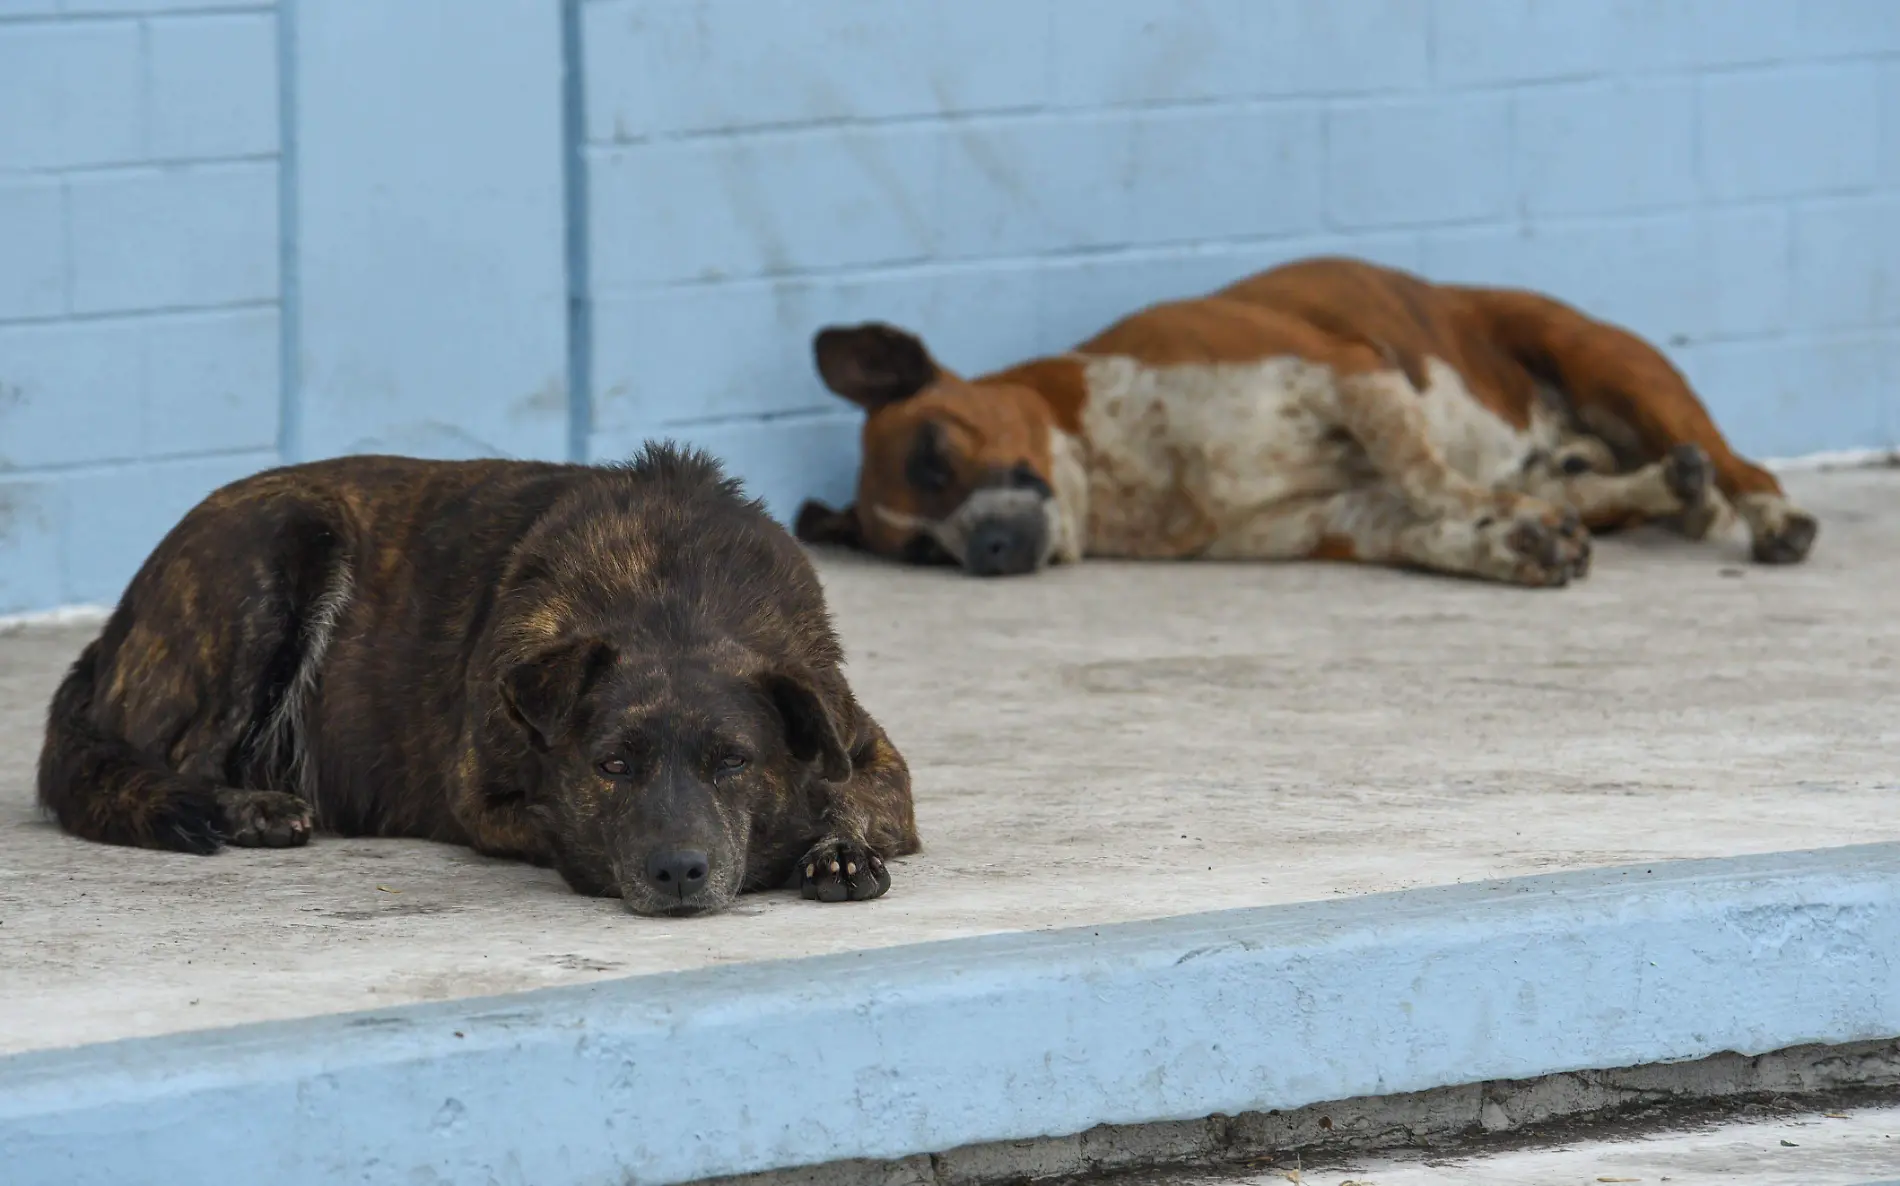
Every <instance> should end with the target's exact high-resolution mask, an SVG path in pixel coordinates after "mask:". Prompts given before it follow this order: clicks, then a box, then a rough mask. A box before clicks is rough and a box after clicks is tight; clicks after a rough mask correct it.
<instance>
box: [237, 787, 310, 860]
mask: <svg viewBox="0 0 1900 1186" xmlns="http://www.w3.org/2000/svg"><path fill="white" fill-rule="evenodd" d="M218 807H219V809H220V811H221V813H222V814H223V816H224V821H223V827H222V828H221V829H220V831H222V832H223V834H224V840H225V843H227V844H232V845H236V846H237V847H239V848H295V847H297V846H298V845H300V844H307V843H309V841H310V833H311V831H312V830H313V829H314V827H315V824H316V820H315V817H314V815H313V813H312V812H311V810H310V804H308V803H306V802H304V801H303V800H302V799H299V798H298V797H297V796H295V795H290V794H285V793H284V792H283V791H238V790H227V791H220V792H218Z"/></svg>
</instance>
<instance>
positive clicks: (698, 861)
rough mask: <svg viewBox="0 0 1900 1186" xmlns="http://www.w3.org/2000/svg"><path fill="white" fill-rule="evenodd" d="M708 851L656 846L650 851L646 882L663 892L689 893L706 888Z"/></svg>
mask: <svg viewBox="0 0 1900 1186" xmlns="http://www.w3.org/2000/svg"><path fill="white" fill-rule="evenodd" d="M706 869H707V863H706V854H705V853H703V852H699V851H697V850H695V849H691V848H656V849H654V850H653V851H652V852H651V853H649V854H647V884H648V885H651V886H652V887H653V888H654V889H656V890H658V891H660V892H661V893H663V894H675V895H677V896H679V897H682V898H684V897H686V896H687V895H689V894H695V893H698V892H699V891H700V890H702V889H704V888H706Z"/></svg>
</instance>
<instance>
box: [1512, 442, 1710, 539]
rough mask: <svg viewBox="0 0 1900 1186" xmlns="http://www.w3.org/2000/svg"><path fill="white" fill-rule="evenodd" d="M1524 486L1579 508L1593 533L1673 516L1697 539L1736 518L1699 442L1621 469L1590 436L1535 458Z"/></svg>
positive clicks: (1527, 467)
mask: <svg viewBox="0 0 1900 1186" xmlns="http://www.w3.org/2000/svg"><path fill="white" fill-rule="evenodd" d="M1520 484H1521V487H1522V488H1523V489H1524V490H1525V492H1526V493H1529V494H1531V495H1533V496H1535V497H1537V498H1541V499H1543V500H1545V501H1547V502H1551V503H1554V504H1556V505H1558V506H1564V507H1569V508H1570V509H1571V510H1574V511H1575V512H1577V514H1578V516H1579V517H1580V518H1582V519H1583V523H1584V526H1586V527H1588V528H1590V529H1591V530H1592V531H1610V530H1614V529H1616V528H1619V527H1626V526H1630V525H1633V524H1635V523H1640V522H1644V521H1648V520H1667V521H1669V522H1671V523H1674V524H1675V525H1676V526H1677V527H1678V528H1679V529H1680V530H1681V531H1682V533H1683V534H1684V535H1687V536H1689V537H1690V538H1691V539H1702V538H1705V537H1706V536H1707V535H1708V534H1709V533H1710V532H1711V531H1712V530H1713V529H1714V528H1715V527H1717V526H1718V525H1721V524H1723V523H1725V522H1727V521H1729V520H1730V519H1732V518H1733V513H1732V511H1731V510H1730V509H1729V506H1728V503H1727V502H1726V501H1725V500H1724V499H1723V498H1722V493H1721V491H1719V490H1717V489H1716V488H1715V481H1714V469H1713V467H1712V466H1711V465H1710V463H1709V455H1708V454H1707V453H1705V452H1703V451H1702V447H1701V446H1699V445H1688V444H1684V445H1677V446H1676V447H1675V448H1673V449H1671V450H1669V452H1668V454H1667V455H1665V456H1664V457H1663V459H1662V460H1661V461H1653V462H1650V463H1649V464H1647V465H1644V466H1641V467H1639V468H1637V469H1634V470H1630V471H1627V472H1623V473H1618V472H1617V470H1616V462H1615V460H1614V458H1613V457H1612V456H1611V454H1610V450H1609V448H1608V447H1607V446H1605V445H1604V444H1603V443H1602V442H1601V441H1598V440H1596V439H1595V438H1592V437H1585V438H1582V439H1580V440H1578V441H1573V442H1571V443H1570V444H1568V445H1566V446H1564V447H1563V448H1561V449H1559V450H1557V452H1556V453H1554V454H1540V455H1539V456H1537V457H1534V458H1532V459H1531V461H1530V462H1529V463H1527V464H1526V465H1525V467H1524V472H1523V475H1522V478H1521V479H1520Z"/></svg>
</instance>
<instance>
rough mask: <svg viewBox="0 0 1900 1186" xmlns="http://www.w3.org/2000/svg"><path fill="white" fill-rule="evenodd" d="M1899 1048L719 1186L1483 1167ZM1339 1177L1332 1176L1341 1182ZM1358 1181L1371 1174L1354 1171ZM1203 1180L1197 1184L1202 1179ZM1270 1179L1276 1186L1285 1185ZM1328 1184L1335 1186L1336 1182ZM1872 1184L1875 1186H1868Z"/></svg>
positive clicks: (1819, 1100) (1577, 1078)
mask: <svg viewBox="0 0 1900 1186" xmlns="http://www.w3.org/2000/svg"><path fill="white" fill-rule="evenodd" d="M1896 1089H1900V1040H1889V1041H1882V1042H1858V1043H1853V1044H1850V1045H1846V1046H1802V1047H1797V1048H1796V1049H1793V1050H1781V1051H1776V1052H1774V1053H1773V1054H1763V1055H1756V1056H1754V1057H1744V1056H1742V1055H1738V1054H1718V1055H1716V1056H1715V1057H1713V1058H1705V1059H1697V1060H1696V1061H1694V1062H1678V1063H1663V1064H1652V1065H1648V1066H1636V1067H1620V1068H1615V1069H1611V1070H1601V1071H1573V1072H1569V1073H1565V1074H1559V1075H1545V1076H1542V1077H1540V1078H1536V1079H1515V1080H1496V1081H1493V1082H1489V1083H1467V1084H1461V1085H1459V1086H1456V1087H1440V1088H1434V1089H1433V1090H1431V1091H1417V1092H1406V1093H1403V1094H1399V1095H1385V1096H1372V1097H1365V1098H1360V1099H1350V1100H1330V1101H1328V1102H1326V1103H1320V1104H1309V1105H1307V1106H1306V1107H1304V1108H1295V1109H1293V1110H1292V1111H1288V1112H1277V1111H1276V1112H1244V1113H1242V1114H1240V1115H1238V1116H1209V1117H1206V1118H1204V1119H1201V1120H1184V1121H1175V1122H1163V1123H1159V1124H1137V1125H1103V1126H1100V1127H1097V1128H1092V1129H1089V1130H1088V1131H1087V1132H1083V1133H1077V1134H1074V1135H1071V1136H1066V1137H1044V1138H1041V1139H1038V1140H1029V1141H999V1142H996V1143H993V1144H986V1145H968V1146H965V1147H963V1148H961V1149H952V1150H949V1151H948V1152H945V1153H936V1154H920V1155H918V1156H915V1157H906V1158H902V1159H899V1160H895V1161H851V1162H832V1163H829V1164H826V1165H819V1166H805V1167H800V1168H798V1169H790V1170H769V1171H767V1172H765V1173H761V1174H749V1175H744V1176H741V1177H734V1178H723V1179H720V1180H719V1183H720V1186H1002V1184H1004V1183H1014V1182H1021V1181H1023V1180H1024V1179H1053V1178H1075V1177H1083V1176H1095V1175H1101V1174H1127V1173H1129V1172H1131V1171H1140V1170H1164V1169H1165V1170H1172V1171H1180V1170H1183V1169H1189V1170H1194V1169H1198V1170H1219V1169H1222V1168H1227V1169H1234V1168H1238V1167H1246V1168H1248V1169H1252V1170H1258V1169H1260V1168H1261V1167H1263V1166H1279V1167H1282V1168H1297V1167H1300V1166H1305V1167H1307V1168H1308V1169H1311V1168H1312V1167H1313V1166H1314V1165H1316V1164H1319V1165H1326V1164H1335V1165H1336V1164H1337V1163H1338V1162H1340V1161H1341V1160H1342V1159H1344V1158H1348V1157H1351V1156H1353V1155H1355V1154H1366V1153H1383V1154H1393V1153H1403V1152H1410V1151H1420V1150H1429V1151H1431V1153H1432V1154H1434V1155H1436V1156H1456V1155H1459V1154H1463V1155H1467V1156H1483V1155H1484V1154H1486V1153H1488V1152H1490V1151H1491V1150H1493V1149H1495V1148H1496V1146H1497V1141H1498V1138H1500V1137H1507V1136H1508V1137H1511V1138H1513V1139H1514V1140H1513V1143H1522V1142H1523V1141H1525V1140H1538V1139H1545V1140H1548V1139H1550V1138H1551V1137H1552V1136H1553V1135H1556V1134H1555V1133H1553V1131H1552V1130H1554V1129H1561V1130H1562V1135H1563V1136H1564V1137H1565V1138H1566V1139H1568V1138H1571V1137H1574V1136H1576V1135H1578V1133H1579V1129H1580V1127H1581V1126H1595V1127H1598V1128H1599V1129H1601V1130H1602V1131H1603V1132H1605V1133H1615V1134H1618V1135H1620V1136H1624V1137H1627V1136H1629V1135H1630V1133H1631V1130H1632V1128H1634V1129H1637V1130H1638V1131H1652V1132H1653V1131H1655V1130H1656V1129H1658V1128H1659V1127H1664V1126H1667V1127H1668V1128H1671V1129H1675V1128H1680V1127H1689V1128H1697V1127H1701V1126H1704V1125H1707V1124H1709V1123H1711V1122H1712V1121H1716V1120H1719V1119H1721V1118H1723V1117H1725V1116H1728V1115H1732V1114H1733V1113H1735V1112H1736V1111H1747V1110H1751V1109H1750V1108H1749V1105H1772V1106H1773V1107H1775V1108H1776V1109H1777V1110H1781V1111H1787V1110H1791V1109H1793V1108H1797V1107H1807V1108H1809V1109H1812V1110H1816V1111H1819V1110H1822V1109H1823V1108H1825V1109H1827V1110H1833V1109H1835V1108H1842V1107H1849V1106H1854V1105H1865V1104H1867V1103H1868V1102H1869V1101H1871V1100H1891V1099H1893V1098H1895V1096H1896ZM1336 1176H1337V1175H1334V1177H1336ZM1352 1176H1353V1177H1364V1175H1363V1174H1354V1175H1352ZM1197 1180H1198V1179H1197ZM1269 1180H1271V1181H1274V1182H1276V1183H1277V1182H1278V1181H1281V1180H1282V1179H1281V1178H1280V1176H1279V1175H1270V1176H1269ZM1328 1180H1331V1179H1330V1178H1329V1179H1328ZM1870 1186H1873V1184H1870Z"/></svg>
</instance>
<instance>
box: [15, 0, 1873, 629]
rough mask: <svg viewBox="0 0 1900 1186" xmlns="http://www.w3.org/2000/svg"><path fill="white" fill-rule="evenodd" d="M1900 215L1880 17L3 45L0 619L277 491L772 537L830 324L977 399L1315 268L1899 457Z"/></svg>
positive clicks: (599, 0) (90, 24) (1863, 1)
mask: <svg viewBox="0 0 1900 1186" xmlns="http://www.w3.org/2000/svg"><path fill="white" fill-rule="evenodd" d="M280 62H281V63H282V64H283V66H282V69H281V70H280V68H279V63H280ZM280 144H281V146H282V150H283V151H282V154H281V157H280V154H279V148H280ZM280 191H281V198H282V200H281V202H280ZM1896 214H1900V4H1896V3H1892V2H1891V0H1799V2H1796V0H957V2H955V3H951V2H949V0H941V2H934V0H567V2H566V3H565V4H558V5H557V4H550V3H546V2H545V0H483V3H482V4H480V5H470V4H467V3H465V2H459V0H406V2H405V3H403V4H400V5H391V4H387V3H372V2H371V0H285V2H284V3H283V4H282V6H281V11H279V12H275V13H274V12H273V9H272V7H271V6H256V7H255V8H254V9H253V8H252V7H251V6H246V5H231V4H218V5H217V6H216V7H215V8H213V7H209V5H208V4H195V3H191V0H170V2H169V3H168V2H165V0H143V2H142V0H65V2H64V3H60V2H58V0H0V612H5V611H9V610H18V609H26V608H38V607H44V606H48V605H53V604H58V603H62V602H72V601H103V600H111V599H112V598H113V597H115V596H116V594H117V591H118V588H119V587H120V586H121V585H122V583H123V581H124V579H125V578H126V576H128V575H129V573H130V572H131V570H132V568H133V567H134V566H135V565H136V564H137V562H138V560H139V559H140V558H141V557H142V555H143V553H144V552H145V550H146V549H148V548H149V547H150V545H151V544H152V543H153V542H154V541H155V540H156V538H157V536H158V534H159V533H160V532H161V531H162V530H163V528H164V527H165V525H166V524H168V523H169V522H170V521H171V520H172V519H173V518H174V517H175V516H176V515H177V514H178V513H179V512H180V511H182V510H183V508H184V507H185V506H186V505H187V504H188V503H189V502H190V501H191V500H192V499H194V498H196V497H197V496H199V495H200V494H202V493H203V492H204V491H205V490H206V489H208V488H210V487H211V486H212V485H214V484H216V483H217V482H220V481H223V480H225V479H227V478H229V477H232V476H235V475H236V474H239V473H242V472H245V471H247V470H250V469H254V468H257V467H259V466H261V465H264V464H269V463H274V462H275V461H277V460H279V459H280V458H281V459H285V460H298V459H303V458H308V457H315V456H323V455H328V454H333V453H337V452H347V451H362V450H368V449H384V450H395V451H402V452H412V453H423V454H428V455H435V456H454V455H472V454H498V453H499V454H514V455H522V456H549V457H562V456H566V457H576V458H593V459H601V458H611V457H615V456H620V455H623V454H625V453H626V452H627V451H628V450H629V449H631V448H632V447H634V446H635V445H637V443H638V442H639V441H640V440H641V439H643V438H645V437H647V436H652V435H670V436H677V437H683V438H686V439H690V440H693V441H696V442H699V443H702V444H705V445H707V446H709V447H711V448H713V449H715V450H716V451H718V452H720V453H721V454H723V455H724V456H726V457H727V458H728V460H729V461H730V462H731V463H732V465H733V466H734V468H735V469H737V470H738V471H739V472H740V473H742V474H743V475H745V476H746V477H747V478H748V479H749V480H750V482H751V483H752V485H753V486H754V488H755V489H756V490H757V491H759V492H760V493H762V494H764V495H765V496H767V498H768V499H769V501H770V502H771V504H772V505H773V506H774V508H775V509H777V510H778V511H780V512H781V513H784V512H789V511H790V510H791V509H793V507H795V505H796V501H797V500H798V499H799V498H800V497H803V496H804V495H806V494H810V493H819V494H823V495H826V496H830V497H834V498H835V497H839V496H842V495H843V494H844V493H845V492H846V491H847V490H848V488H849V485H850V483H851V480H852V476H853V461H852V452H853V448H854V445H855V436H854V427H855V421H854V419H853V418H852V417H851V416H850V415H849V414H847V413H846V412H845V410H844V409H843V407H842V405H840V404H838V403H837V402H836V401H834V400H833V399H832V398H831V397H830V396H828V395H827V394H825V393H824V392H823V391H822V390H821V389H820V388H819V387H818V385H817V383H816V382H815V381H814V379H813V378H812V376H811V374H810V365H809V360H808V353H807V352H808V343H809V339H810V335H811V333H812V332H813V331H814V330H815V329H816V328H817V327H819V326H820V325H822V324H824V323H826V322H829V321H832V320H841V319H856V318H867V317H879V318H885V319H889V320H895V321H900V322H904V323H907V324H910V325H912V326H915V327H916V328H918V329H921V330H922V331H924V332H925V334H926V336H927V337H928V338H929V339H930V340H931V342H932V343H933V345H934V346H935V347H936V349H937V350H938V352H939V354H940V356H941V357H942V358H943V359H944V361H946V362H947V363H948V364H950V365H952V366H954V367H958V368H960V369H965V370H978V369H981V368H984V367H988V366H992V365H996V364H1000V363H1004V362H1007V361H1010V360H1013V359H1016V358H1020V357H1022V356H1024V355H1026V354H1028V353H1030V352H1032V351H1037V350H1045V349H1052V348H1059V347H1061V346H1064V345H1066V344H1069V343H1071V342H1073V341H1075V340H1076V339H1078V338H1080V337H1082V336H1085V335H1086V334H1088V333H1090V332H1092V331H1093V330H1095V329H1096V328H1099V327H1100V326H1101V325H1103V324H1105V323H1106V322H1107V321H1109V320H1111V319H1112V318H1113V317H1115V316H1117V315H1119V314H1121V313H1123V312H1125V311H1127V310H1129V309H1131V308H1134V307H1136V306H1138V305H1140V304H1143V303H1146V302H1149V301H1152V300H1156V299H1160V298H1164V297H1169V296H1175V295H1182V294H1186V293H1190V292H1193V291H1196V290H1200V289H1204V288H1207V287H1210V286H1213V285H1216V284H1219V283H1222V282H1224V281H1226V280H1229V279H1231V278H1233V277H1235V276H1238V275H1240V274H1242V273H1245V272H1247V271H1250V270H1252V269H1255V268H1259V267H1262V266H1265V265H1268V264H1271V263H1273V262H1275V261H1279V260H1283V259H1287V258H1292V257H1295V256H1299V255H1305V254H1310V253H1314V252H1321V251H1343V252H1351V253H1355V254H1360V255H1367V256H1370V257H1372V258H1375V259H1379V260H1383V261H1387V262H1390V263H1394V264H1398V265H1400V266H1404V267H1408V268H1413V269H1417V270H1420V271H1423V272H1425V273H1427V274H1429V275H1432V276H1435V277H1440V278H1445V279H1459V280H1470V281H1493V282H1507V283H1517V284H1528V285H1534V286H1537V287H1541V288H1545V289H1548V290H1550V291H1552V292H1555V293H1557V294H1558V295H1561V296H1563V297H1566V298H1568V299H1570V300H1573V301H1576V302H1578V303H1581V304H1583V305H1584V306H1586V307H1587V308H1590V309H1592V310H1593V311H1596V312H1598V313H1599V314H1601V315H1604V316H1608V317H1613V318H1616V319H1619V320H1622V321H1623V322H1625V323H1627V324H1629V325H1631V326H1632V327H1633V328H1636V329H1638V330H1639V331H1641V332H1643V333H1645V334H1648V335H1649V336H1651V337H1652V338H1654V339H1655V340H1657V341H1658V342H1660V343H1662V344H1663V345H1664V346H1665V347H1666V348H1667V349H1668V350H1669V351H1670V352H1671V354H1672V355H1673V356H1674V357H1675V358H1676V359H1677V360H1678V362H1680V363H1681V364H1682V365H1683V366H1684V367H1685V368H1686V369H1687V370H1688V371H1689V373H1690V375H1691V377H1692V378H1693V379H1694V380H1695V381H1696V382H1697V383H1698V385H1699V386H1700V387H1701V389H1702V391H1703V393H1704V395H1705V396H1706V398H1707V399H1708V400H1709V402H1710V403H1711V404H1712V405H1713V406H1714V407H1715V409H1716V411H1717V414H1718V416H1719V417H1720V418H1721V419H1722V420H1723V422H1724V424H1725V425H1726V426H1727V427H1728V428H1729V429H1730V431H1731V434H1732V435H1733V436H1734V437H1735V438H1736V439H1737V440H1738V441H1739V442H1740V443H1741V444H1742V445H1744V446H1745V447H1747V448H1749V449H1750V450H1752V451H1754V452H1756V453H1760V454H1766V455H1774V456H1786V455H1792V454H1798V453H1804V452H1810V451H1814V450H1820V449H1835V448H1855V447H1867V446H1881V445H1890V444H1892V443H1893V442H1894V440H1895V437H1896V433H1900V397H1896V396H1895V395H1894V394H1893V393H1894V391H1895V388H1896V380H1900V217H1896Z"/></svg>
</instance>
